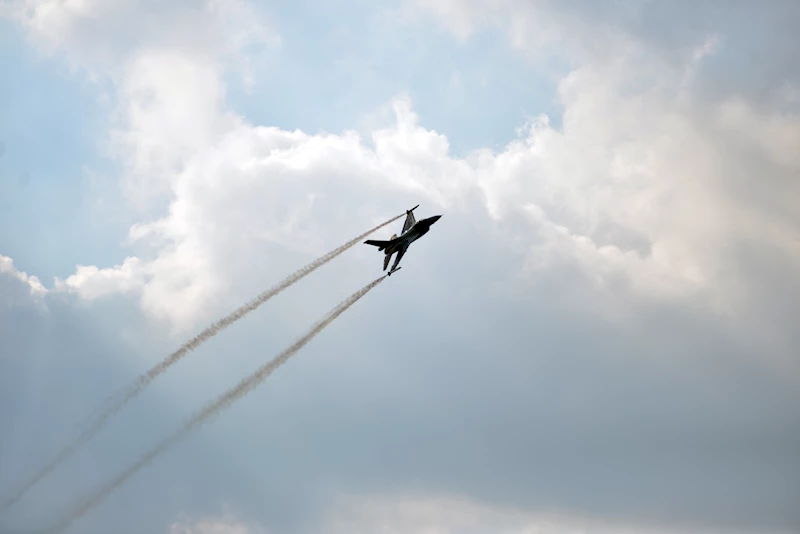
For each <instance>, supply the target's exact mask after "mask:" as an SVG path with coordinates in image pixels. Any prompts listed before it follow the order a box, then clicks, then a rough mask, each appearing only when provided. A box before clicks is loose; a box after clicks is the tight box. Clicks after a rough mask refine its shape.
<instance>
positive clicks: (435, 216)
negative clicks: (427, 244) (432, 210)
mask: <svg viewBox="0 0 800 534" xmlns="http://www.w3.org/2000/svg"><path fill="white" fill-rule="evenodd" d="M441 218H442V216H441V215H434V216H433V217H431V224H433V223H435V222H436V221H438V220H439V219H441Z"/></svg>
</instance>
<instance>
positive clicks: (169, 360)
mask: <svg viewBox="0 0 800 534" xmlns="http://www.w3.org/2000/svg"><path fill="white" fill-rule="evenodd" d="M404 215H405V214H404V213H402V214H400V215H397V216H396V217H393V218H391V219H389V220H388V221H386V222H384V223H381V224H379V225H378V226H376V227H375V228H372V229H370V230H368V231H366V232H364V233H363V234H361V235H359V236H358V237H355V238H353V239H351V240H350V241H348V242H347V243H345V244H344V245H342V246H340V247H338V248H335V249H333V250H332V251H330V252H328V253H327V254H325V255H324V256H321V257H319V258H317V259H316V260H314V261H312V262H311V263H309V264H308V265H306V266H304V267H302V268H301V269H298V270H297V271H295V272H294V273H292V274H290V275H289V276H287V277H286V278H285V279H283V280H282V281H280V282H278V283H277V284H276V285H274V286H273V287H271V288H270V289H268V290H266V291H264V292H263V293H261V294H260V295H258V296H257V297H256V298H254V299H253V300H251V301H250V302H248V303H246V304H244V305H242V306H240V307H239V308H236V309H235V310H233V311H232V312H231V313H229V314H228V315H227V316H225V317H223V318H222V319H220V320H218V321H216V322H215V323H213V324H211V326H209V327H207V328H206V329H205V330H203V331H202V332H200V333H199V334H197V335H196V336H195V337H193V338H192V339H190V340H189V341H187V342H186V343H184V344H183V345H181V346H180V347H179V348H178V349H177V350H176V351H175V352H173V353H172V354H170V355H169V356H167V357H166V358H164V359H163V360H162V361H161V362H160V363H158V364H156V365H155V366H153V367H152V368H151V369H150V370H148V371H147V372H146V373H144V374H142V375H141V376H139V378H137V379H136V381H135V382H134V383H133V384H131V385H130V386H128V387H127V388H124V389H123V390H121V391H120V392H118V393H116V394H115V395H113V396H112V397H110V398H109V399H108V400H106V401H105V402H104V403H103V405H102V407H101V408H100V410H99V414H98V415H97V416H96V417H95V418H93V420H92V422H91V425H90V426H88V427H87V428H86V430H84V431H83V432H82V433H81V434H79V435H78V437H77V438H75V440H73V441H72V443H70V444H69V445H67V446H66V447H64V448H63V449H62V450H61V451H60V452H59V453H58V454H57V455H56V456H55V457H54V458H53V459H52V460H50V462H48V463H47V465H45V466H44V467H42V468H41V469H40V470H39V472H38V473H36V474H35V475H34V476H33V477H32V478H31V479H30V480H28V481H27V482H26V483H25V484H24V485H23V486H22V487H21V488H20V489H19V490H17V491H16V492H15V493H14V495H13V496H11V498H9V499H8V500H7V501H6V502H4V503H3V504H2V505H0V511H4V510H6V509H8V508H9V507H10V506H11V505H13V504H14V503H15V502H17V501H18V500H20V499H21V498H22V496H23V495H24V494H25V492H26V491H28V490H29V489H31V488H32V487H33V486H34V485H35V484H36V483H37V482H39V481H40V480H42V479H43V478H44V477H45V476H47V475H48V474H49V473H51V472H52V471H54V470H55V469H56V468H57V467H58V466H59V465H61V464H62V463H64V462H66V461H67V460H68V459H70V458H71V457H72V456H73V455H74V454H75V453H76V452H77V451H78V449H80V448H81V447H82V446H84V445H85V444H86V443H87V442H88V441H89V440H90V439H92V437H94V435H95V434H97V433H98V432H99V431H100V429H102V428H103V427H104V426H105V424H106V423H107V422H108V421H109V419H111V416H113V415H114V414H116V413H117V412H118V411H120V410H121V409H122V408H123V406H125V405H126V404H127V403H128V402H129V401H131V400H132V399H133V398H134V397H136V396H137V395H138V394H139V393H141V392H142V390H143V389H144V388H145V387H147V385H148V384H150V382H152V381H153V380H155V379H156V378H157V377H158V376H159V375H160V374H162V373H163V372H164V371H166V370H167V369H169V368H170V367H171V366H172V365H174V364H175V363H177V362H178V361H179V360H180V359H181V358H183V357H184V356H186V355H187V354H188V353H189V352H191V351H193V350H194V349H196V348H197V347H199V346H200V345H201V344H203V343H204V342H206V341H208V340H209V339H211V338H212V337H214V336H215V335H217V334H219V333H220V332H221V331H223V330H224V329H226V328H227V327H229V326H230V325H232V324H233V323H235V322H236V321H238V320H239V319H241V318H242V317H244V316H245V315H247V314H248V313H250V312H252V311H253V310H255V309H256V308H258V307H259V306H261V305H262V304H264V303H265V302H267V301H268V300H269V299H271V298H272V297H274V296H275V295H277V294H278V293H280V292H281V291H283V290H284V289H286V288H288V287H289V286H291V285H292V284H294V283H295V282H298V281H299V280H300V279H302V278H304V277H305V276H307V275H309V274H311V273H312V272H313V271H315V270H316V269H317V268H319V267H322V266H323V265H325V264H326V263H328V262H329V261H331V260H332V259H334V258H335V257H336V256H338V255H340V254H341V253H343V252H344V251H346V250H347V249H349V248H351V247H353V246H354V245H356V244H357V243H359V242H361V240H362V239H364V238H365V237H367V236H368V235H369V234H371V233H373V232H375V231H376V230H379V229H381V228H383V227H384V226H386V225H388V224H391V223H393V222H394V221H396V220H397V219H399V218H400V217H403V216H404Z"/></svg>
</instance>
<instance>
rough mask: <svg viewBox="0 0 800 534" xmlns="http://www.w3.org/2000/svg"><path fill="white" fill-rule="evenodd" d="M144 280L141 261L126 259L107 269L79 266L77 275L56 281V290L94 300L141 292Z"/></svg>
mask: <svg viewBox="0 0 800 534" xmlns="http://www.w3.org/2000/svg"><path fill="white" fill-rule="evenodd" d="M144 280H145V273H144V272H143V270H142V266H141V262H140V261H139V259H138V258H125V261H124V262H123V263H122V265H117V266H115V267H109V268H105V269H98V268H97V267H95V266H94V265H89V266H86V265H79V266H78V268H77V270H76V272H75V274H73V275H71V276H69V277H68V278H67V279H66V280H63V281H61V280H58V279H56V281H55V290H56V291H66V292H71V293H76V294H78V296H80V297H81V298H83V299H87V300H93V299H96V298H100V297H104V296H107V295H112V294H123V295H125V294H130V293H136V292H140V291H141V290H142V288H143V287H144V284H145V282H144Z"/></svg>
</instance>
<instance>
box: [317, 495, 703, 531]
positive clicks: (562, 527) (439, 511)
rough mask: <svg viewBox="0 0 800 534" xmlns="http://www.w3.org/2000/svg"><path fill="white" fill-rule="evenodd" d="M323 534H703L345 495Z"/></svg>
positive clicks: (452, 499) (456, 501)
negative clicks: (355, 533) (351, 533)
mask: <svg viewBox="0 0 800 534" xmlns="http://www.w3.org/2000/svg"><path fill="white" fill-rule="evenodd" d="M319 532H324V533H326V534H336V533H345V532H381V533H383V534H394V533H398V534H399V533H408V534H458V533H468V532H469V533H472V532H476V533H484V532H486V533H488V532H495V533H498V534H583V533H588V532H591V533H592V534H625V533H633V532H640V533H650V534H656V533H663V534H666V533H667V532H670V533H672V534H676V533H677V532H697V533H699V532H703V530H702V529H701V530H695V531H692V530H683V529H677V530H664V529H663V528H659V527H657V526H648V525H636V526H630V525H615V524H613V523H612V522H608V523H605V524H604V522H603V521H597V520H593V521H591V522H587V521H586V520H585V519H582V518H579V517H569V516H565V515H563V514H561V515H560V514H555V513H552V514H547V513H531V512H529V511H527V510H524V509H515V508H513V507H510V506H502V505H495V504H491V503H486V502H480V501H476V500H473V499H468V498H465V497H456V496H443V495H427V496H423V495H372V496H353V495H350V496H346V497H342V498H340V499H338V500H337V501H336V504H335V507H331V510H330V511H329V515H328V516H327V517H325V519H324V520H323V522H322V525H320V527H319Z"/></svg>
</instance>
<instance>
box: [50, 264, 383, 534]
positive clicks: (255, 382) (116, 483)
mask: <svg viewBox="0 0 800 534" xmlns="http://www.w3.org/2000/svg"><path fill="white" fill-rule="evenodd" d="M385 278H386V275H384V276H382V277H380V278H378V279H376V280H374V281H372V282H370V283H369V284H367V285H366V286H364V287H363V288H361V289H359V290H358V291H356V292H355V293H353V294H352V295H350V296H349V297H348V298H347V299H345V300H344V301H342V302H341V303H339V304H338V305H337V306H336V307H335V308H333V309H332V310H331V311H329V312H328V314H327V315H325V317H323V318H322V319H321V320H320V321H319V322H318V323H316V324H315V325H314V326H313V327H311V329H310V330H309V331H308V332H306V333H305V334H304V335H303V336H302V337H301V338H299V339H298V340H297V341H295V342H294V343H293V344H292V345H291V346H289V347H288V348H287V349H286V350H284V351H283V352H281V353H280V354H278V355H277V356H275V358H273V359H272V360H270V361H269V362H267V363H265V364H264V365H262V366H261V367H259V368H258V369H257V370H256V371H255V372H254V373H253V374H251V375H250V376H248V377H246V378H244V379H242V380H241V381H240V382H239V383H238V384H237V385H236V386H234V387H232V388H231V389H229V390H228V391H226V392H225V393H223V394H222V395H220V396H219V397H217V399H216V400H215V401H214V402H211V403H209V404H207V405H206V407H205V408H203V409H202V410H201V411H199V412H198V413H197V414H195V415H194V416H193V417H192V418H191V419H189V420H188V421H187V422H186V423H184V425H183V426H182V427H181V428H179V429H178V430H177V431H176V432H175V433H174V434H172V435H170V436H168V437H167V438H166V439H164V440H162V441H161V442H160V443H159V444H158V445H156V446H155V447H153V448H152V449H150V451H149V452H148V453H147V454H145V455H144V456H142V457H141V458H140V459H139V460H138V461H137V462H136V463H134V464H133V465H131V466H130V467H129V468H128V469H126V470H125V471H123V472H121V473H120V474H119V475H117V476H116V477H115V478H114V479H113V480H111V481H110V482H109V483H108V484H106V485H105V486H103V487H102V488H100V489H99V490H98V491H96V492H95V493H93V494H92V495H90V496H89V497H88V498H87V499H86V500H84V501H83V502H82V503H80V504H79V505H78V506H76V507H75V508H74V509H73V510H72V512H71V513H70V514H69V515H67V516H66V517H65V518H64V519H63V520H62V521H61V522H60V523H58V524H57V525H55V526H54V527H53V528H51V529H50V530H47V531H46V532H47V533H48V534H58V533H60V532H63V531H64V530H65V529H67V528H68V527H69V525H70V524H72V522H73V521H75V520H76V519H78V518H79V517H81V516H82V515H84V514H85V513H87V512H88V511H89V510H91V509H92V508H94V507H95V506H97V505H98V504H100V502H101V501H102V500H103V499H105V498H106V497H107V496H108V495H110V494H111V493H112V492H113V491H114V490H116V489H117V488H119V487H120V486H121V485H122V484H124V483H125V481H127V480H128V479H129V478H130V477H131V476H133V475H134V474H136V472H137V471H139V470H140V469H141V468H142V467H144V466H145V465H147V464H149V463H150V462H151V461H153V459H155V458H156V457H157V456H158V455H159V454H161V453H162V452H164V451H165V450H167V449H168V448H169V447H171V446H172V445H174V444H175V443H177V442H178V441H180V440H181V439H183V438H185V437H186V436H187V435H188V434H189V433H190V432H191V431H192V430H194V429H195V428H196V427H197V426H199V425H202V424H204V423H207V422H208V421H210V420H211V419H213V418H214V417H215V416H217V415H219V414H220V413H221V412H222V411H223V410H225V409H226V408H228V407H230V406H231V405H232V404H233V403H234V402H236V401H237V400H239V399H241V398H242V397H244V396H245V395H247V394H248V393H250V392H251V391H253V390H254V389H255V388H256V387H258V386H259V385H260V384H261V383H262V382H264V380H266V379H267V378H268V377H269V376H270V375H271V374H272V373H273V372H274V371H275V370H276V369H277V368H278V367H280V366H281V365H283V364H284V363H286V362H287V361H288V360H289V358H291V357H292V356H294V355H295V354H296V353H297V351H299V350H300V349H301V348H303V347H304V346H305V345H306V344H307V343H308V342H309V341H311V340H312V339H314V337H315V336H316V335H317V334H319V333H320V332H321V331H322V330H323V329H324V328H325V327H326V326H328V325H329V324H331V323H332V322H333V321H334V320H335V319H336V318H337V317H339V316H340V315H341V314H342V313H344V312H345V311H346V310H347V309H348V308H349V307H350V306H352V305H353V304H355V303H356V302H357V301H358V300H359V299H360V298H361V297H363V296H364V295H366V294H367V293H369V291H370V290H371V289H372V288H374V287H375V286H377V285H378V284H380V283H381V282H382V281H383V280H384V279H385Z"/></svg>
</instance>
